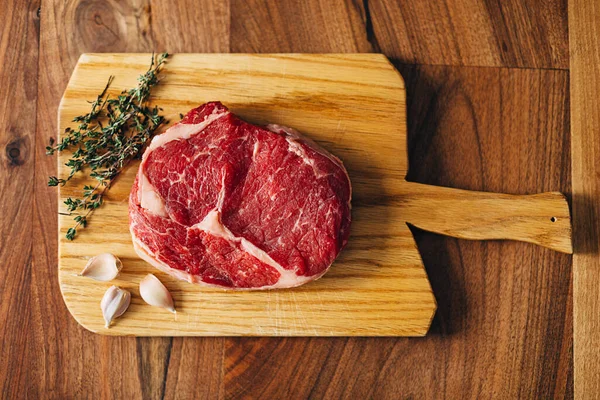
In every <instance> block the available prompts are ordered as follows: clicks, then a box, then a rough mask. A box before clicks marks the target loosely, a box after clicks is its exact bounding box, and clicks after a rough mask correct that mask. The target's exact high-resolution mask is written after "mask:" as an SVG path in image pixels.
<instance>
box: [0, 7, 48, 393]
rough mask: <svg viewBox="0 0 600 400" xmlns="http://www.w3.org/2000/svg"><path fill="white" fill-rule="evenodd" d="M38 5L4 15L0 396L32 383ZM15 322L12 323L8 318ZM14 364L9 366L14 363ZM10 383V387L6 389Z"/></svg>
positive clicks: (5, 10) (0, 43)
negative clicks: (29, 338)
mask: <svg viewBox="0 0 600 400" xmlns="http://www.w3.org/2000/svg"><path fill="white" fill-rule="evenodd" d="M38 7H39V2H26V1H14V2H11V3H9V4H7V5H5V6H4V7H2V12H0V81H1V82H3V83H2V88H1V89H0V122H1V123H2V127H1V128H0V202H1V203H0V204H2V214H1V216H0V260H1V261H2V264H1V266H0V320H2V321H3V322H2V323H0V360H2V361H0V397H2V398H10V397H16V396H18V395H19V394H20V393H21V392H22V391H21V389H20V388H22V387H23V386H24V385H25V384H26V382H27V365H26V364H25V363H24V362H23V359H22V358H21V352H22V351H23V349H25V348H26V337H25V336H24V335H23V331H24V330H28V329H29V326H30V301H31V299H30V297H29V296H20V293H28V292H29V291H30V290H31V280H30V279H29V275H30V271H31V269H32V263H31V244H32V237H31V228H32V212H33V184H32V182H33V176H34V156H33V152H34V145H35V124H36V121H35V114H36V102H35V98H36V91H37V72H38V69H37V60H38V32H39V18H38V17H37V15H36V11H37V8H38ZM9 317H10V318H9ZM9 361H10V362H9ZM7 383H10V384H7Z"/></svg>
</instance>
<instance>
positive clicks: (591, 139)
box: [569, 0, 600, 399]
mask: <svg viewBox="0 0 600 400" xmlns="http://www.w3.org/2000/svg"><path fill="white" fill-rule="evenodd" d="M599 19H600V6H599V5H598V3H595V2H586V1H579V0H570V1H569V26H570V29H569V39H570V50H571V140H572V147H571V159H572V165H573V217H574V218H575V220H574V222H575V225H574V234H575V237H574V239H575V243H574V245H575V249H576V250H577V253H576V254H575V256H574V257H573V314H574V321H573V324H574V327H573V328H574V350H575V354H574V357H575V397H576V398H577V399H598V398H600V379H599V376H600V297H599V295H598V293H599V292H600V254H599V251H598V243H599V241H600V184H599V182H598V177H599V173H600V105H599V104H598V102H597V101H596V97H597V94H598V91H599V90H600V65H599V60H600V50H599V48H598V46H599V45H600V39H599V35H600V31H599V29H598V20H599Z"/></svg>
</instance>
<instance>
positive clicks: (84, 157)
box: [46, 53, 169, 240]
mask: <svg viewBox="0 0 600 400" xmlns="http://www.w3.org/2000/svg"><path fill="white" fill-rule="evenodd" d="M168 56H169V55H168V54H167V53H163V54H161V55H159V56H157V57H155V56H154V54H153V55H152V61H151V63H150V67H149V68H148V71H146V73H144V74H142V75H140V76H139V78H138V85H137V86H136V87H135V88H132V89H129V90H124V91H122V92H121V93H120V94H119V95H118V96H116V98H113V97H111V96H110V95H109V94H108V89H109V87H110V85H111V84H112V82H113V79H114V77H113V76H110V77H109V78H108V82H107V83H106V86H105V87H104V90H103V91H102V93H100V94H99V95H98V96H97V97H96V99H95V100H94V101H92V102H90V104H91V109H90V111H89V112H88V113H87V114H84V115H80V116H78V117H75V118H74V119H73V122H78V123H79V125H78V126H77V128H75V129H72V128H66V129H65V135H66V136H65V137H64V138H63V139H62V140H61V141H60V142H59V143H57V144H54V143H53V142H52V141H51V142H50V145H49V146H47V147H46V154H48V155H52V154H54V153H55V152H59V153H60V152H62V151H64V150H67V149H69V150H73V149H75V150H74V151H73V152H72V154H71V157H70V158H69V160H68V161H67V162H66V163H65V165H66V166H67V167H69V169H70V171H69V174H68V176H67V177H66V178H58V177H56V176H51V177H50V178H49V180H48V186H58V185H61V186H64V185H65V184H66V183H67V182H68V181H70V180H71V179H72V178H73V177H74V176H75V174H76V173H78V172H80V171H85V170H86V169H89V171H90V172H89V176H90V178H93V179H95V180H96V181H97V183H96V184H95V185H85V186H84V187H83V195H82V196H81V197H79V198H72V197H69V198H67V199H66V200H65V201H64V204H65V206H66V209H67V213H66V215H75V217H74V218H73V219H74V221H75V225H74V226H73V227H71V228H69V230H68V231H67V234H66V238H67V239H68V240H73V239H74V238H75V236H76V235H77V229H78V228H79V227H82V228H85V227H86V226H87V223H88V219H89V217H90V215H91V214H92V213H93V212H94V210H96V209H97V208H98V207H100V206H101V205H102V201H103V198H104V195H105V193H106V191H107V190H109V189H110V186H111V184H112V182H113V181H114V180H115V178H116V177H117V176H118V175H119V173H120V172H121V171H122V170H123V168H124V167H125V166H126V165H127V164H128V163H129V162H130V161H131V160H133V159H134V158H136V157H139V156H140V155H141V151H142V149H143V148H144V146H145V145H146V143H147V142H148V140H149V139H150V138H152V136H154V133H155V132H156V129H157V128H158V127H159V126H161V125H162V124H163V123H165V119H164V117H163V116H162V115H160V114H159V112H160V111H161V110H162V109H160V108H158V107H156V106H155V107H153V108H150V107H148V105H147V100H148V98H149V97H150V91H151V90H152V88H153V87H154V86H156V85H157V84H158V83H159V73H160V71H161V69H162V66H163V64H164V63H165V61H166V59H167V57H168ZM61 214H65V213H61Z"/></svg>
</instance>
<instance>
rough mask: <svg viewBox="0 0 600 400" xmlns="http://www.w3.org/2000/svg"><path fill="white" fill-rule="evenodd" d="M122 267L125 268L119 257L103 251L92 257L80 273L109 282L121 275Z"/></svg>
mask: <svg viewBox="0 0 600 400" xmlns="http://www.w3.org/2000/svg"><path fill="white" fill-rule="evenodd" d="M121 268H123V263H122V262H121V260H119V258H118V257H116V256H114V255H112V254H110V253H102V254H98V255H97V256H95V257H92V258H90V260H89V261H88V263H87V264H86V265H85V268H84V269H83V271H81V273H80V274H79V275H80V276H85V277H88V278H92V279H95V280H97V281H102V282H108V281H112V280H113V279H115V278H116V277H117V275H119V272H120V271H121Z"/></svg>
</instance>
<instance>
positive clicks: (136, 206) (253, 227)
mask: <svg viewBox="0 0 600 400" xmlns="http://www.w3.org/2000/svg"><path fill="white" fill-rule="evenodd" d="M350 197H351V186H350V179H349V177H348V174H347V172H346V170H345V168H344V166H343V165H342V162H341V161H340V160H339V159H337V158H336V157H334V156H333V155H331V154H330V153H328V152H327V151H325V150H324V149H322V148H321V147H319V146H318V145H316V144H315V143H314V142H312V141H310V140H308V139H306V138H304V137H302V136H300V135H299V134H298V132H296V131H294V130H293V129H289V128H285V127H282V126H277V125H269V126H267V127H266V128H263V127H259V126H256V125H252V124H250V123H248V122H245V121H243V120H241V119H240V118H238V117H237V116H235V115H234V114H232V113H231V112H230V111H229V110H228V109H227V108H226V107H225V106H223V105H222V104H221V103H219V102H212V103H206V104H204V105H202V106H200V107H198V108H195V109H193V110H191V111H190V112H189V113H188V114H187V115H186V116H185V117H184V118H183V119H182V120H181V121H180V122H179V123H177V124H175V125H174V126H172V127H171V128H169V129H168V130H167V131H166V132H165V133H163V134H161V135H158V136H155V137H154V139H153V140H152V141H151V143H150V145H149V146H148V148H147V149H146V151H145V153H144V155H143V157H142V162H141V164H140V168H139V171H138V174H137V177H136V180H135V182H134V184H133V188H132V190H131V195H130V198H129V224H130V230H131V235H132V237H133V244H134V247H135V250H136V252H137V253H138V254H139V256H140V257H141V258H143V259H144V260H146V261H147V262H149V263H150V264H152V265H153V266H155V267H156V268H158V269H160V270H162V271H165V272H168V273H170V274H172V275H174V276H176V277H178V278H180V279H184V280H187V281H189V282H192V283H199V284H205V285H211V286H219V287H226V288H232V289H272V288H288V287H294V286H299V285H302V284H304V283H306V282H308V281H311V280H314V279H317V278H319V277H320V276H322V275H323V274H324V273H325V272H326V271H327V269H328V268H329V266H330V265H331V264H332V263H333V260H334V259H335V258H336V257H337V255H338V254H339V252H340V251H341V250H342V248H343V247H344V246H345V245H346V242H347V241H348V235H349V233H350Z"/></svg>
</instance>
